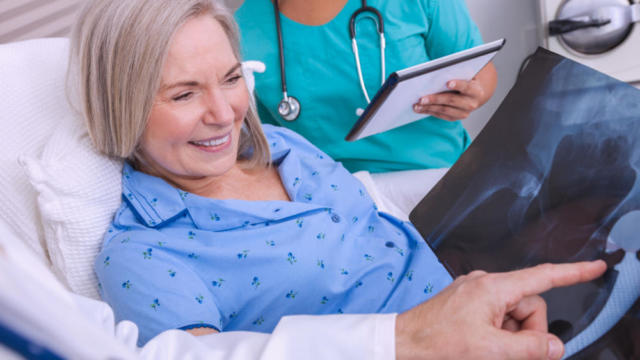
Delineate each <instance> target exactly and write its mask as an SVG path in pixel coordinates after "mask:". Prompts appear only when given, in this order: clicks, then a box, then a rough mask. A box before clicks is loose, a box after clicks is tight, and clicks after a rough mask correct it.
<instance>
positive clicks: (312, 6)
mask: <svg viewBox="0 0 640 360" xmlns="http://www.w3.org/2000/svg"><path fill="white" fill-rule="evenodd" d="M272 1H274V0H272ZM347 1H348V0H280V1H279V2H278V5H279V6H280V11H281V12H282V13H283V14H284V15H285V16H286V17H288V18H289V19H291V20H293V21H295V22H299V23H301V24H304V25H309V26H319V25H324V24H326V23H328V22H330V21H331V20H333V19H334V18H335V17H336V16H337V15H338V14H339V13H340V11H341V10H342V8H344V6H345V5H346V4H347Z"/></svg>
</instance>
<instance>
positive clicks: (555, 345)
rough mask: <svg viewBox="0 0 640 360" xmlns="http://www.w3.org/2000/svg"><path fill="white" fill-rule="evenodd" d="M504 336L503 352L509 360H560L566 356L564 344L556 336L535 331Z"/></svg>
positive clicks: (524, 331) (503, 332) (510, 333)
mask: <svg viewBox="0 0 640 360" xmlns="http://www.w3.org/2000/svg"><path fill="white" fill-rule="evenodd" d="M502 334H503V337H502V338H503V339H504V342H503V344H502V345H503V350H504V351H505V353H506V354H505V355H506V357H507V358H509V359H527V360H533V359H536V360H537V359H544V360H546V359H552V360H560V359H561V358H562V355H564V344H563V343H562V341H560V339H558V338H557V337H556V336H555V335H552V334H548V333H545V332H540V331H533V330H523V331H519V332H516V333H512V332H508V331H502Z"/></svg>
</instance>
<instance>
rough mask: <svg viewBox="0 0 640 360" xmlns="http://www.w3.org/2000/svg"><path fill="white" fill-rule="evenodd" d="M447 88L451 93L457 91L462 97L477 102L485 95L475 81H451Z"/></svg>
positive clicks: (478, 83)
mask: <svg viewBox="0 0 640 360" xmlns="http://www.w3.org/2000/svg"><path fill="white" fill-rule="evenodd" d="M447 88H448V89H449V90H452V91H457V92H459V93H460V94H462V95H466V96H469V97H472V98H474V99H476V100H478V101H480V99H483V98H484V95H485V94H484V88H483V87H482V86H481V85H480V82H479V81H477V80H471V81H465V80H451V81H449V82H448V83H447Z"/></svg>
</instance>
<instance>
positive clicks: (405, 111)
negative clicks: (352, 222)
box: [346, 39, 506, 141]
mask: <svg viewBox="0 0 640 360" xmlns="http://www.w3.org/2000/svg"><path fill="white" fill-rule="evenodd" d="M505 42H506V40H505V39H500V40H496V41H493V42H490V43H487V44H484V45H479V46H476V47H473V48H471V49H467V50H463V51H460V52H457V53H454V54H451V55H447V56H444V57H441V58H438V59H435V60H431V61H427V62H425V63H422V64H418V65H415V66H412V67H409V68H406V69H403V70H399V71H396V72H394V73H392V74H391V75H389V77H388V78H387V80H386V81H385V82H384V84H382V87H381V88H380V89H379V90H378V92H377V93H376V95H375V96H374V97H373V99H372V100H371V103H369V105H368V106H367V108H366V109H365V110H364V112H363V113H362V115H361V116H360V118H359V119H358V121H357V122H356V124H355V125H354V126H353V128H352V129H351V131H349V134H348V135H347V137H346V140H347V141H355V140H358V139H362V138H364V137H367V136H371V135H375V134H378V133H381V132H384V131H387V130H390V129H393V128H396V127H398V126H402V125H405V124H408V123H410V122H414V121H416V120H420V119H423V118H425V115H424V114H418V113H416V112H415V111H413V105H414V104H415V103H416V102H418V100H419V99H420V98H421V97H422V96H425V95H429V94H435V93H439V92H443V91H448V90H449V89H448V88H447V82H448V81H450V80H471V79H473V77H474V76H475V75H476V74H477V73H478V72H479V71H480V70H482V68H483V67H484V66H485V65H487V63H489V61H491V59H493V57H494V56H495V54H496V53H497V52H498V51H499V50H500V49H502V47H503V46H504V44H505Z"/></svg>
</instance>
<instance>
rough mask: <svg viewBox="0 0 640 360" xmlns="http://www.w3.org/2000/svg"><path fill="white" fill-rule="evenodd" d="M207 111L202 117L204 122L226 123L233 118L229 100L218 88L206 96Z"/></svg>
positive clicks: (230, 121) (231, 121)
mask: <svg viewBox="0 0 640 360" xmlns="http://www.w3.org/2000/svg"><path fill="white" fill-rule="evenodd" d="M206 101H207V105H206V106H207V112H206V114H205V116H204V118H203V121H204V122H205V123H206V124H216V125H228V124H230V123H233V120H234V118H235V115H234V112H233V107H232V106H231V102H230V101H229V99H227V96H225V94H224V93H223V92H222V91H220V90H217V89H216V90H213V91H212V92H211V94H210V95H209V96H208V97H207V100H206Z"/></svg>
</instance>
